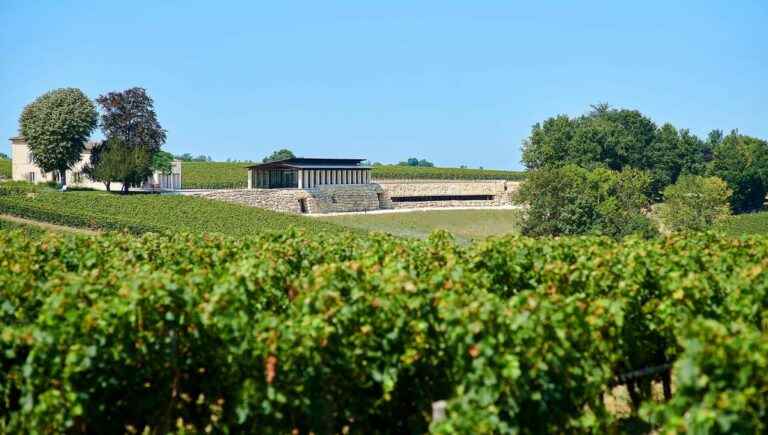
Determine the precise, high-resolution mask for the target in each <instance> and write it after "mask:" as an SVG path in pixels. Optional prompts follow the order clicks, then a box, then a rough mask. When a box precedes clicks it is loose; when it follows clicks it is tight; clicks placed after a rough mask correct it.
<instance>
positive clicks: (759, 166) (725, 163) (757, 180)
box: [711, 131, 768, 213]
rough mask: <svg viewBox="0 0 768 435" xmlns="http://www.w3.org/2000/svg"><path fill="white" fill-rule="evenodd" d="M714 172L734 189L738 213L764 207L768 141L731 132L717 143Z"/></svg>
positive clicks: (767, 167)
mask: <svg viewBox="0 0 768 435" xmlns="http://www.w3.org/2000/svg"><path fill="white" fill-rule="evenodd" d="M719 138H720V136H717V135H716V136H714V137H713V139H712V140H714V141H718V140H719ZM711 173H712V175H715V176H717V177H720V178H722V179H723V180H725V182H726V183H728V187H730V188H731V190H733V196H732V197H731V207H732V209H733V211H734V212H736V213H741V212H747V211H755V210H760V209H762V208H763V204H764V203H765V201H766V193H768V142H766V141H764V140H760V139H757V138H753V137H749V136H744V135H740V134H738V132H736V131H733V132H731V134H729V135H728V136H725V138H723V139H722V140H719V142H717V143H716V145H715V146H714V159H713V161H712V166H711Z"/></svg>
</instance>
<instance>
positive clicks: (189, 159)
mask: <svg viewBox="0 0 768 435" xmlns="http://www.w3.org/2000/svg"><path fill="white" fill-rule="evenodd" d="M173 157H174V158H175V159H177V160H181V161H182V162H212V161H213V159H211V156H204V155H202V154H201V155H199V156H197V157H193V156H192V154H190V153H184V154H179V155H176V156H173Z"/></svg>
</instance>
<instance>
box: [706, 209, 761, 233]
mask: <svg viewBox="0 0 768 435" xmlns="http://www.w3.org/2000/svg"><path fill="white" fill-rule="evenodd" d="M717 229H718V230H719V231H723V232H724V233H726V234H729V235H732V236H741V235H744V234H766V235H768V212H760V213H744V214H740V215H736V216H731V217H730V218H728V219H726V220H724V221H722V222H720V224H719V225H717Z"/></svg>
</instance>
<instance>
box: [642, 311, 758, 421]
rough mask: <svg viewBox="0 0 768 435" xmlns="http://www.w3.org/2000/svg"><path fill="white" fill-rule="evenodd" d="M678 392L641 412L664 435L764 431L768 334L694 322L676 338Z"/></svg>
mask: <svg viewBox="0 0 768 435" xmlns="http://www.w3.org/2000/svg"><path fill="white" fill-rule="evenodd" d="M679 341H680V347H681V348H682V349H683V353H682V355H681V356H680V358H679V359H678V360H677V362H676V363H675V367H674V374H675V381H676V382H675V384H676V389H677V393H676V394H675V396H674V397H673V398H672V400H670V401H669V402H668V403H665V404H651V403H649V404H647V406H646V407H645V409H644V410H643V411H644V413H645V414H646V415H647V416H648V417H649V418H650V421H651V422H653V423H654V424H655V425H658V426H661V428H662V432H665V433H703V434H728V433H744V434H746V433H766V431H768V333H766V331H765V329H764V330H763V331H760V330H758V329H756V328H754V327H750V326H748V325H744V324H743V323H740V322H736V323H730V322H728V323H727V324H723V323H720V322H717V321H715V320H696V321H694V322H693V323H692V324H691V325H689V326H687V327H686V328H685V330H684V332H683V334H682V335H681V336H680V337H679Z"/></svg>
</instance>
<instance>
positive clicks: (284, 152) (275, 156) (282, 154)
mask: <svg viewBox="0 0 768 435" xmlns="http://www.w3.org/2000/svg"><path fill="white" fill-rule="evenodd" d="M295 157H296V156H295V155H294V154H293V151H291V150H289V149H286V148H283V149H280V150H277V151H275V152H273V153H272V154H270V155H268V156H267V157H264V160H262V162H263V163H267V162H274V161H276V160H285V159H292V158H295Z"/></svg>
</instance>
